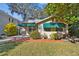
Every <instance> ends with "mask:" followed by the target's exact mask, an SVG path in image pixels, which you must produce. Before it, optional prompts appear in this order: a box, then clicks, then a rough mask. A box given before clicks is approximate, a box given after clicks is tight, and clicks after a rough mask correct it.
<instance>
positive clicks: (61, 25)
mask: <svg viewBox="0 0 79 59" xmlns="http://www.w3.org/2000/svg"><path fill="white" fill-rule="evenodd" d="M43 27H44V28H62V27H65V24H63V23H44V24H43Z"/></svg>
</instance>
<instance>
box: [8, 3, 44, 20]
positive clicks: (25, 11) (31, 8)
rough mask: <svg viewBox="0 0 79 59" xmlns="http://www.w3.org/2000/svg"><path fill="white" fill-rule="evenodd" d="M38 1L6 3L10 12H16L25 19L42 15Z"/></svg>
mask: <svg viewBox="0 0 79 59" xmlns="http://www.w3.org/2000/svg"><path fill="white" fill-rule="evenodd" d="M38 5H39V4H38V3H23V4H22V3H18V4H17V3H11V4H8V6H9V9H10V10H11V13H12V14H13V13H14V12H15V13H18V14H19V15H21V16H22V18H23V20H24V21H25V20H26V19H28V18H39V17H40V16H41V15H43V10H42V8H41V7H39V6H38Z"/></svg>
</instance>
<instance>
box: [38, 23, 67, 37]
mask: <svg viewBox="0 0 79 59" xmlns="http://www.w3.org/2000/svg"><path fill="white" fill-rule="evenodd" d="M49 22H51V21H48V22H45V23H49ZM64 30H65V31H64ZM64 30H63V31H61V32H59V33H61V34H65V33H68V30H67V29H66V28H65V29H64ZM38 31H39V32H40V34H41V35H44V34H45V35H47V37H48V38H50V35H51V34H52V33H57V31H44V28H43V24H40V25H39V26H38Z"/></svg>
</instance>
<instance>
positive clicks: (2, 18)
mask: <svg viewBox="0 0 79 59" xmlns="http://www.w3.org/2000/svg"><path fill="white" fill-rule="evenodd" d="M9 22H13V23H14V24H18V23H20V21H19V20H18V19H16V18H14V17H12V16H10V15H8V14H7V13H5V12H4V11H2V10H0V35H1V34H4V31H3V29H4V26H5V25H6V24H7V23H9Z"/></svg>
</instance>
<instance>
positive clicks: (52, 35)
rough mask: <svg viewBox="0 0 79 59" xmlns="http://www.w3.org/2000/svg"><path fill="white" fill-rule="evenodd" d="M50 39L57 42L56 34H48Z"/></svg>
mask: <svg viewBox="0 0 79 59" xmlns="http://www.w3.org/2000/svg"><path fill="white" fill-rule="evenodd" d="M50 39H52V40H57V39H58V35H57V33H52V34H50Z"/></svg>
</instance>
